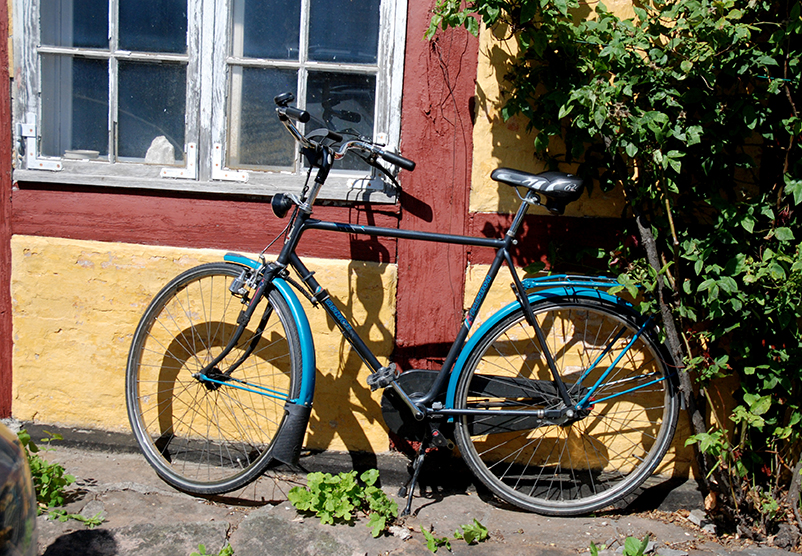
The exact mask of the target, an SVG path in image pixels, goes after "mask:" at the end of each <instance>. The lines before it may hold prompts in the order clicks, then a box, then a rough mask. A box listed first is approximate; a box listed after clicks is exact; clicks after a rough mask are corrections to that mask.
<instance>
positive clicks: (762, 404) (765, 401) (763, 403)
mask: <svg viewBox="0 0 802 556" xmlns="http://www.w3.org/2000/svg"><path fill="white" fill-rule="evenodd" d="M769 409H771V396H763V397H762V398H760V399H759V400H757V402H755V403H754V404H750V406H749V410H750V411H751V412H752V413H753V414H755V415H765V414H766V413H767V412H768V411H769Z"/></svg>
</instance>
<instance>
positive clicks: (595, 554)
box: [590, 535, 649, 556]
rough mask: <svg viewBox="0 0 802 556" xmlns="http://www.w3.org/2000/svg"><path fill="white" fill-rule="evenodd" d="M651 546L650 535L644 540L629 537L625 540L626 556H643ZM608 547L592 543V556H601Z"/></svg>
mask: <svg viewBox="0 0 802 556" xmlns="http://www.w3.org/2000/svg"><path fill="white" fill-rule="evenodd" d="M647 546H649V535H646V537H644V539H643V540H642V541H641V540H638V539H637V538H636V537H627V538H626V540H624V552H623V554H624V556H643V553H644V551H645V550H646V547H647ZM605 548H606V545H601V546H600V547H597V546H596V545H595V544H594V543H592V542H591V543H590V556H599V550H604V549H605Z"/></svg>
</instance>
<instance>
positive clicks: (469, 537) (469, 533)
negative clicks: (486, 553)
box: [454, 518, 488, 544]
mask: <svg viewBox="0 0 802 556" xmlns="http://www.w3.org/2000/svg"><path fill="white" fill-rule="evenodd" d="M460 529H462V531H454V538H455V539H462V540H464V541H465V542H466V543H468V544H473V543H474V542H477V543H480V542H483V541H485V540H487V537H488V532H487V527H485V526H484V525H482V524H481V523H479V522H478V521H477V520H476V519H475V518H474V520H473V523H471V524H469V525H460Z"/></svg>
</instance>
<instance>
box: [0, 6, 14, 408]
mask: <svg viewBox="0 0 802 556" xmlns="http://www.w3.org/2000/svg"><path fill="white" fill-rule="evenodd" d="M0 38H2V40H0V70H1V71H0V74H1V75H0V122H2V129H4V130H5V132H4V133H0V211H2V213H1V214H0V216H2V218H0V417H10V416H11V366H12V365H11V364H12V350H13V347H14V340H13V336H12V327H11V94H10V91H11V83H10V79H9V75H8V71H7V68H8V40H7V38H8V3H7V2H0Z"/></svg>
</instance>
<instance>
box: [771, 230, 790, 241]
mask: <svg viewBox="0 0 802 556" xmlns="http://www.w3.org/2000/svg"><path fill="white" fill-rule="evenodd" d="M774 237H776V238H777V239H778V240H780V241H794V232H793V231H792V230H791V228H784V227H783V228H777V229H776V230H774Z"/></svg>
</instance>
